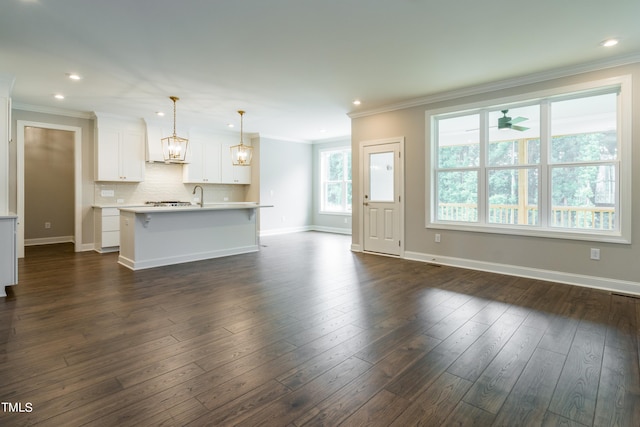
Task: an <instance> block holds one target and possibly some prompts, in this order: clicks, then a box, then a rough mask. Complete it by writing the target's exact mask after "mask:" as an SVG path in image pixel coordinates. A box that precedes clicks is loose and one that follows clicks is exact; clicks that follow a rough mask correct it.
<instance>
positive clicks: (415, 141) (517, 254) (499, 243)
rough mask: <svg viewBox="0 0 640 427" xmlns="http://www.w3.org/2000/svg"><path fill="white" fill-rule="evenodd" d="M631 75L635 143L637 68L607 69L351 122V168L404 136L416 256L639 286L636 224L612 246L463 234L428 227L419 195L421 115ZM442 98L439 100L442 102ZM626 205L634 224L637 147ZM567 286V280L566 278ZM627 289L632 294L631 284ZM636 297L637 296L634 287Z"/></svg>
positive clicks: (639, 128) (356, 213) (409, 246)
mask: <svg viewBox="0 0 640 427" xmlns="http://www.w3.org/2000/svg"><path fill="white" fill-rule="evenodd" d="M627 74H631V75H632V78H633V79H634V80H635V83H636V84H634V85H633V102H632V103H633V117H634V123H633V124H634V127H633V141H634V142H638V141H640V115H638V111H640V85H638V84H637V82H639V81H640V64H633V65H628V66H623V67H616V68H611V69H608V70H601V71H596V72H590V73H584V74H580V75H575V76H570V77H564V78H560V79H556V80H552V81H547V82H543V83H536V84H531V85H527V86H524V87H520V88H511V89H507V90H500V91H493V92H490V93H484V94H482V95H474V96H468V97H464V98H459V99H455V100H447V101H442V102H434V103H432V104H428V105H421V106H417V107H411V108H406V109H401V110H395V111H390V112H383V113H379V114H372V115H368V116H364V117H360V116H359V117H357V118H354V119H353V120H352V154H353V162H354V163H353V164H354V165H358V164H359V158H358V157H359V152H358V147H359V144H360V142H361V141H366V140H375V139H383V138H391V137H397V136H404V137H405V201H406V207H405V239H406V245H405V250H406V251H411V252H414V253H418V254H433V255H438V256H442V257H455V258H459V259H463V260H466V261H469V262H470V263H480V264H484V265H491V264H493V263H495V264H500V265H510V266H517V267H519V268H521V269H532V270H531V273H532V275H535V274H536V272H537V271H538V269H539V270H541V271H552V272H561V273H562V274H563V275H564V276H565V277H571V276H572V275H575V276H576V277H578V276H579V277H578V280H576V282H580V280H584V279H585V277H587V276H594V277H601V278H607V279H610V280H612V281H624V282H627V281H628V282H634V283H638V282H640V262H639V261H640V221H637V220H636V221H634V223H633V225H632V242H633V244H631V245H626V244H613V243H594V242H586V241H576V240H562V239H552V238H539V237H523V236H513V235H500V234H489V233H474V232H465V231H450V230H434V229H427V228H425V218H426V216H425V215H426V209H425V195H426V194H427V191H428V190H429V186H430V183H429V182H428V181H427V180H428V178H427V177H426V176H425V171H426V170H427V169H428V167H429V165H428V164H427V162H426V159H425V154H426V152H425V149H426V141H425V128H426V123H425V111H427V110H431V109H437V108H443V107H447V106H455V105H462V104H469V103H472V102H477V101H482V100H488V99H496V98H501V97H506V96H510V95H515V94H520V93H527V92H533V91H537V90H543V89H548V88H555V87H562V86H565V85H570V84H575V83H581V82H585V81H591V80H598V79H603V78H606V77H614V76H621V75H627ZM441 99H445V98H441ZM635 145H637V144H635ZM632 156H633V160H632V170H633V172H632V174H633V177H632V188H633V195H634V199H633V201H632V209H633V215H634V216H633V218H634V219H638V218H639V217H638V212H640V197H638V196H637V195H638V194H639V193H638V189H640V149H638V147H637V146H636V147H634V151H633V153H632ZM353 179H354V207H353V222H354V227H353V237H352V241H353V243H354V247H358V245H359V243H360V234H361V232H360V227H361V224H360V215H361V209H360V206H359V205H358V203H356V202H355V201H356V200H359V198H360V194H359V193H358V186H359V182H358V179H359V175H358V174H357V173H354V177H353ZM436 232H437V233H440V234H441V235H442V242H441V243H435V242H434V234H435V233H436ZM591 247H598V248H600V249H601V260H600V261H592V260H590V259H589V249H590V248H591ZM569 282H571V281H569ZM629 286H630V289H631V290H634V289H635V288H634V287H633V286H634V284H633V283H631V284H630V285H629ZM637 292H639V293H640V287H638V289H637Z"/></svg>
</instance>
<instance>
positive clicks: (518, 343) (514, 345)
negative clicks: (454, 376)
mask: <svg viewBox="0 0 640 427" xmlns="http://www.w3.org/2000/svg"><path fill="white" fill-rule="evenodd" d="M542 334H543V331H541V330H540V329H536V328H530V327H526V326H520V328H518V331H517V332H516V333H514V335H513V336H512V337H511V339H510V340H509V342H507V344H506V345H505V346H504V347H503V348H502V350H501V351H500V353H498V355H497V356H496V357H495V358H494V359H493V361H492V362H491V363H490V364H489V366H487V368H486V369H485V370H484V372H483V373H482V375H480V377H479V378H478V380H477V381H476V382H475V383H474V384H473V386H472V387H471V389H470V390H469V392H468V393H467V394H466V395H465V397H464V399H463V400H464V401H465V402H467V403H469V404H471V405H474V406H476V407H477V408H480V409H483V410H485V411H487V412H490V413H492V414H497V413H498V411H499V410H500V407H501V406H502V404H503V403H504V401H505V400H506V398H507V396H508V395H509V393H510V392H511V389H512V388H513V386H514V385H515V383H516V381H517V380H518V377H519V376H520V374H521V373H522V371H523V369H524V368H525V366H526V364H527V363H528V362H529V358H530V357H531V355H532V354H533V352H534V350H535V348H536V346H537V345H538V342H539V341H540V339H541V338H542Z"/></svg>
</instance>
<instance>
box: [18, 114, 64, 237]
mask: <svg viewBox="0 0 640 427" xmlns="http://www.w3.org/2000/svg"><path fill="white" fill-rule="evenodd" d="M24 164H25V168H24V206H25V209H24V211H25V212H24V238H25V240H30V239H52V238H58V240H59V241H73V235H74V231H75V230H74V198H73V196H74V135H73V132H70V131H64V130H54V129H42V128H37V127H27V128H25V139H24ZM47 223H48V225H49V228H47V227H46V226H45V224H47Z"/></svg>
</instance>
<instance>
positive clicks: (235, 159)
mask: <svg viewBox="0 0 640 427" xmlns="http://www.w3.org/2000/svg"><path fill="white" fill-rule="evenodd" d="M238 114H240V144H238V145H234V146H233V147H231V162H232V163H233V165H234V166H251V157H252V156H253V147H251V146H249V145H244V143H243V141H242V124H243V123H242V117H243V116H244V111H242V110H238Z"/></svg>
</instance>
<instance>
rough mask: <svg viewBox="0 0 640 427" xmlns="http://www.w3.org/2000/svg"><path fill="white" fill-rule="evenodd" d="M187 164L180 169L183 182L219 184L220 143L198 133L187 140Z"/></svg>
mask: <svg viewBox="0 0 640 427" xmlns="http://www.w3.org/2000/svg"><path fill="white" fill-rule="evenodd" d="M187 160H188V161H189V163H188V164H185V165H184V166H183V167H182V173H183V179H182V181H183V182H188V183H199V184H219V183H220V182H221V180H220V142H218V141H216V140H215V138H211V137H207V136H206V135H201V134H198V133H195V134H192V135H191V137H190V138H189V146H188V148H187Z"/></svg>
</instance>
